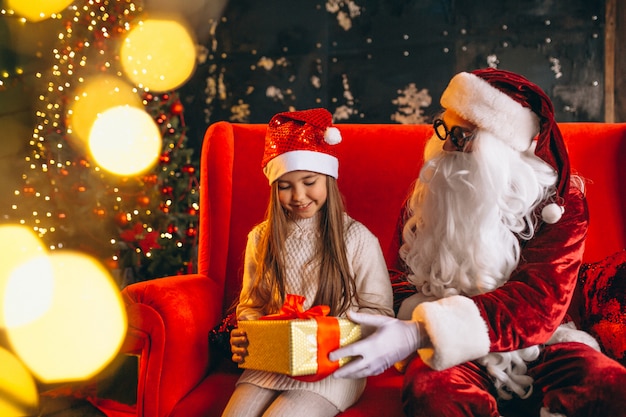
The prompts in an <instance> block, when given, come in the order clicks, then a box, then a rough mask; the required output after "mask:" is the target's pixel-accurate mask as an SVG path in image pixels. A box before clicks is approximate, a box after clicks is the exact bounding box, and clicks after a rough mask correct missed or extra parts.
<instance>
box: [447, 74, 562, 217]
mask: <svg viewBox="0 0 626 417" xmlns="http://www.w3.org/2000/svg"><path fill="white" fill-rule="evenodd" d="M441 105H442V106H443V107H444V108H445V109H450V110H453V111H454V112H455V113H457V114H458V115H459V116H461V117H463V118H464V119H466V120H468V121H470V122H472V123H474V124H475V125H476V126H478V127H479V128H480V129H485V130H487V131H489V132H491V133H493V134H494V135H496V137H498V138H500V139H502V140H504V141H505V142H506V143H507V144H508V145H510V146H511V147H512V148H513V149H516V150H518V151H520V152H524V151H527V150H528V149H530V147H531V146H532V144H533V139H535V138H536V139H537V141H536V144H535V145H536V146H535V151H534V152H535V155H537V156H538V157H539V158H541V159H542V160H543V161H545V162H546V163H548V164H549V165H550V166H551V167H552V168H553V169H554V170H555V171H556V173H557V175H558V180H557V183H556V189H557V203H558V202H559V201H562V197H563V196H564V195H566V194H567V192H568V189H569V177H570V164H569V156H568V154H567V148H566V146H565V142H564V141H563V136H562V135H561V131H560V130H559V127H558V125H557V123H556V121H555V120H554V108H553V106H552V102H551V101H550V99H549V98H548V96H547V95H546V93H545V92H544V91H543V90H542V89H541V88H539V87H538V86H537V85H536V84H534V83H532V82H530V81H529V80H527V79H526V78H524V77H522V76H521V75H518V74H515V73H513V72H510V71H504V70H500V69H494V68H487V69H480V70H476V71H472V72H470V73H468V72H461V73H459V74H457V75H455V76H454V77H453V78H452V80H450V83H449V85H448V87H447V88H446V90H445V91H444V92H443V94H442V96H441ZM562 213H563V208H562V207H558V206H556V205H555V204H549V205H547V206H546V207H545V208H544V210H543V212H542V216H543V218H544V220H545V221H546V222H548V223H555V222H557V221H558V220H559V219H560V217H561V214H562Z"/></svg>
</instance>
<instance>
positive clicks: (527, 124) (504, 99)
mask: <svg viewBox="0 0 626 417" xmlns="http://www.w3.org/2000/svg"><path fill="white" fill-rule="evenodd" d="M441 105H442V106H443V107H444V108H445V109H450V110H452V111H454V112H455V113H457V114H458V115H459V116H461V117H462V118H464V119H466V120H467V121H469V122H472V123H474V124H475V125H476V126H478V127H479V128H481V129H485V130H488V131H489V132H491V133H493V134H494V135H495V136H496V137H497V138H499V139H502V140H504V141H505V142H506V143H507V144H508V145H509V146H511V147H512V148H513V149H515V150H517V151H519V152H524V151H526V150H527V149H528V148H529V147H530V144H531V142H532V139H533V138H534V137H535V136H536V135H537V133H539V118H538V117H537V115H536V114H535V113H533V111H532V110H530V109H528V108H526V107H524V106H522V105H521V104H520V103H518V102H517V101H515V100H514V99H513V98H511V97H509V96H508V95H507V94H506V93H504V92H502V91H500V90H498V89H497V88H496V87H494V86H492V85H491V84H489V83H488V82H487V81H485V80H483V79H482V78H480V77H479V76H477V75H474V74H470V73H468V72H461V73H459V74H457V75H455V76H454V77H453V78H452V80H450V84H448V87H447V88H446V89H445V91H444V92H443V94H442V95H441Z"/></svg>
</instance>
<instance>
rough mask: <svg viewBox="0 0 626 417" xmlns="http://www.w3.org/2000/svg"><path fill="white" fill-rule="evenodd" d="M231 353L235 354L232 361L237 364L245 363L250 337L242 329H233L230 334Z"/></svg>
mask: <svg viewBox="0 0 626 417" xmlns="http://www.w3.org/2000/svg"><path fill="white" fill-rule="evenodd" d="M230 351H231V352H232V353H233V356H232V359H233V362H235V363H243V361H244V359H245V357H246V356H248V336H247V335H246V332H244V331H243V330H241V329H233V330H232V331H231V332H230Z"/></svg>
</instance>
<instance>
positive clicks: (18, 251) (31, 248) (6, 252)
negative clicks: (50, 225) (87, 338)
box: [0, 224, 46, 415]
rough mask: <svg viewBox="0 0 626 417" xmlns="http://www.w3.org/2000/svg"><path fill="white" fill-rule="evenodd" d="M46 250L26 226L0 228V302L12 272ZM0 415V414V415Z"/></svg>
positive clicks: (1, 324) (0, 320)
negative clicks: (0, 265) (0, 259)
mask: <svg viewBox="0 0 626 417" xmlns="http://www.w3.org/2000/svg"><path fill="white" fill-rule="evenodd" d="M45 252H46V250H45V248H44V247H43V244H42V243H41V241H40V240H39V238H38V237H37V235H36V234H35V232H34V231H32V230H31V229H29V228H27V227H26V226H20V225H11V224H6V225H2V226H0V253H1V254H2V267H1V268H0V300H4V299H5V297H4V294H5V290H6V286H7V282H8V280H9V276H10V274H11V273H12V271H13V270H14V269H16V268H18V267H20V266H21V265H22V264H24V263H25V262H26V261H28V260H29V259H32V258H38V257H41V256H43V255H44V254H45ZM3 327H4V314H3V310H2V309H0V328H3ZM0 415H1V414H0Z"/></svg>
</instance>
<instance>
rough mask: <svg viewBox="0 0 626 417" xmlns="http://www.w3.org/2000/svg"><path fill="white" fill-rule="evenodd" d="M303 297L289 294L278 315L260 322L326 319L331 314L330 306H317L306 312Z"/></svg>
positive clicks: (269, 315) (267, 317)
mask: <svg viewBox="0 0 626 417" xmlns="http://www.w3.org/2000/svg"><path fill="white" fill-rule="evenodd" d="M305 299H306V298H305V297H304V296H302V295H297V294H287V296H286V297H285V303H284V304H283V306H282V307H281V308H280V310H279V311H278V313H275V314H268V315H267V316H263V317H260V318H259V320H294V319H305V320H306V319H313V318H316V317H324V316H327V315H328V313H330V307H328V306H315V307H311V308H310V309H308V310H306V311H305V310H304V307H303V306H304V300H305Z"/></svg>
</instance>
